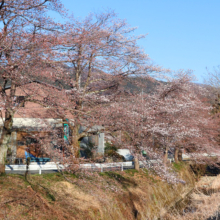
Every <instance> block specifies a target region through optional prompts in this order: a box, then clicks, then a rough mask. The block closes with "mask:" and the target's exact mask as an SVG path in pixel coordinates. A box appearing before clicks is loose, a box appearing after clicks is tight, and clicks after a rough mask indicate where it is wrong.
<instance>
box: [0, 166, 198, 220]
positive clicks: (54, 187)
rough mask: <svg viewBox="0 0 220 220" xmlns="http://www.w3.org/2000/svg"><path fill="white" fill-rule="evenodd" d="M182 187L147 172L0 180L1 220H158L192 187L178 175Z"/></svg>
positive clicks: (187, 177) (190, 181)
mask: <svg viewBox="0 0 220 220" xmlns="http://www.w3.org/2000/svg"><path fill="white" fill-rule="evenodd" d="M180 176H181V177H182V179H184V180H185V181H186V182H187V183H186V184H185V185H183V184H178V185H171V184H168V183H166V182H163V181H162V180H161V179H160V178H159V177H156V176H155V175H153V174H151V175H150V174H148V172H147V170H141V171H139V172H135V171H133V170H131V171H126V172H120V171H118V172H107V173H101V174H98V173H96V174H91V175H90V174H84V175H81V176H78V177H76V176H74V175H67V178H68V179H69V180H70V181H71V182H73V183H70V182H67V181H66V179H65V178H64V177H63V176H62V175H61V174H47V175H33V176H30V177H29V181H28V182H26V181H25V180H24V178H23V177H21V176H17V175H8V176H4V177H0V219H16V220H19V219H22V220H26V219H33V220H34V219H45V220H46V219H48V220H53V219H54V220H55V219H57V220H62V219H70V220H71V219H77V220H78V219H85V220H87V219H91V220H97V219H100V220H115V219H120V220H123V219H124V220H133V219H150V220H151V219H153V218H154V217H160V216H163V215H164V214H165V213H166V211H167V210H168V209H169V208H170V207H172V206H173V205H174V204H175V202H176V201H178V200H181V198H182V196H184V195H185V194H186V193H187V192H188V191H190V189H191V188H193V186H194V180H193V177H192V175H191V174H190V172H189V171H187V170H186V169H182V170H181V171H180Z"/></svg>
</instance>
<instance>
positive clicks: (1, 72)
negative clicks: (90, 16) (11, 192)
mask: <svg viewBox="0 0 220 220" xmlns="http://www.w3.org/2000/svg"><path fill="white" fill-rule="evenodd" d="M48 10H55V11H57V12H59V13H63V12H62V5H61V4H60V2H59V1H58V0H32V1H28V0H18V1H13V0H2V1H1V2H0V23H1V30H0V58H1V59H0V80H1V85H0V93H1V116H2V120H3V130H2V134H1V139H0V173H1V172H4V160H5V157H6V152H7V149H8V142H9V140H10V136H11V131H12V126H13V117H14V114H15V112H16V111H17V109H18V108H19V107H20V106H21V105H23V103H24V102H25V101H26V100H23V101H22V102H21V103H19V102H18V100H16V98H15V97H16V96H15V94H16V89H17V88H18V87H21V86H22V85H24V84H27V83H29V82H31V81H33V80H36V78H37V77H38V78H39V76H41V77H44V76H47V77H48V74H49V73H50V72H51V71H46V67H47V59H48V56H47V55H46V54H47V53H48V52H49V50H50V48H51V44H52V43H54V42H55V39H56V30H57V29H58V27H59V24H55V22H53V21H52V20H51V19H50V18H49V17H48V15H47V12H48ZM60 28H61V27H60ZM52 31H53V34H52V33H51V32H52ZM9 87H10V92H7V91H6V90H7V89H8V88H9ZM27 97H28V94H27ZM29 98H30V97H29Z"/></svg>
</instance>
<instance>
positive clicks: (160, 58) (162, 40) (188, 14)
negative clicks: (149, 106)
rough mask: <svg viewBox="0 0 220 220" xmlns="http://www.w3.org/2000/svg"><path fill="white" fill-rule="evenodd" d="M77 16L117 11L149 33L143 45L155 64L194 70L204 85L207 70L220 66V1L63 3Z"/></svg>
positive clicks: (65, 0) (85, 0)
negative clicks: (106, 10)
mask: <svg viewBox="0 0 220 220" xmlns="http://www.w3.org/2000/svg"><path fill="white" fill-rule="evenodd" d="M62 2H63V4H64V6H65V7H66V8H67V9H68V10H69V12H70V13H73V14H74V16H75V17H81V18H84V17H85V16H86V15H88V14H89V13H90V12H102V11H103V10H105V9H113V10H114V11H115V12H116V13H117V14H118V16H119V17H120V18H124V19H126V20H127V22H128V23H129V24H130V25H131V26H133V27H138V30H137V31H136V32H135V34H137V35H139V34H146V33H147V34H148V36H147V37H146V38H145V39H143V40H141V41H140V42H139V45H140V46H141V47H143V48H144V50H145V52H146V53H147V54H149V56H150V57H151V58H152V59H153V61H154V63H155V64H158V65H161V66H163V67H164V68H170V69H172V70H178V69H185V70H187V69H191V70H193V71H194V74H195V75H196V77H197V79H198V81H199V82H203V78H204V77H205V75H206V67H207V68H209V69H210V70H211V69H212V68H213V67H214V66H218V65H220V60H219V58H220V13H219V11H220V1H219V0H135V1H134V0H80V1H75V0H62Z"/></svg>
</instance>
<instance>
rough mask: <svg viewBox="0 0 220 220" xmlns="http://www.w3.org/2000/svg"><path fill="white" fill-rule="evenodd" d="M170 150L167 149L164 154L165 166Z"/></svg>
mask: <svg viewBox="0 0 220 220" xmlns="http://www.w3.org/2000/svg"><path fill="white" fill-rule="evenodd" d="M168 150H169V148H168V147H166V149H165V152H164V157H163V162H164V164H167V159H168Z"/></svg>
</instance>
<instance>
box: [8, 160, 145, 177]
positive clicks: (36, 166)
mask: <svg viewBox="0 0 220 220" xmlns="http://www.w3.org/2000/svg"><path fill="white" fill-rule="evenodd" d="M141 165H143V163H142V162H140V166H141ZM132 166H133V162H132V161H129V162H115V163H102V164H101V163H88V164H80V165H79V168H80V169H86V170H99V171H100V172H103V170H105V169H111V168H112V169H120V170H122V171H123V169H124V168H129V167H130V168H131V167H132ZM64 168H65V167H64V165H62V164H59V163H55V162H46V163H36V162H31V163H30V165H29V171H39V174H41V171H44V170H47V171H49V170H54V171H55V170H56V171H58V170H62V169H64ZM5 171H8V172H10V171H26V165H25V164H19V165H6V166H5Z"/></svg>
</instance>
